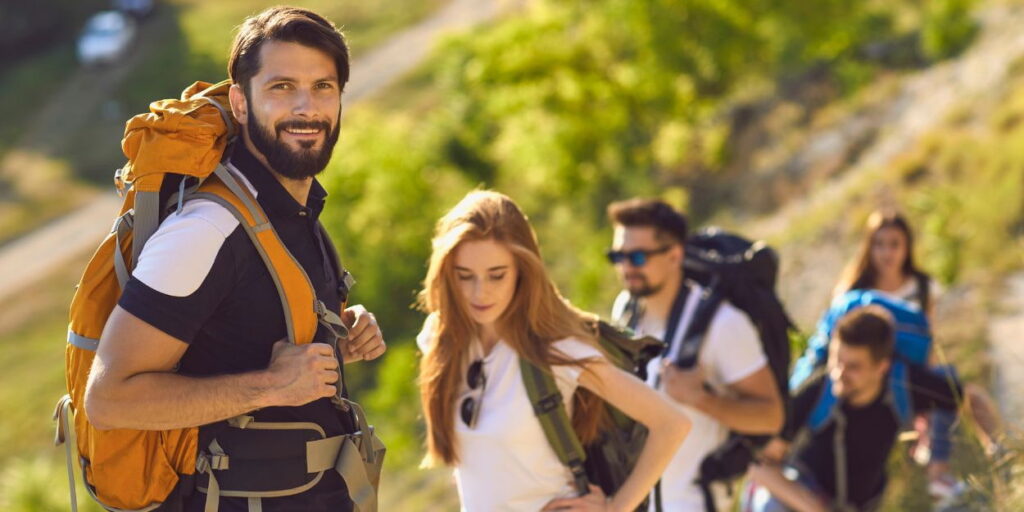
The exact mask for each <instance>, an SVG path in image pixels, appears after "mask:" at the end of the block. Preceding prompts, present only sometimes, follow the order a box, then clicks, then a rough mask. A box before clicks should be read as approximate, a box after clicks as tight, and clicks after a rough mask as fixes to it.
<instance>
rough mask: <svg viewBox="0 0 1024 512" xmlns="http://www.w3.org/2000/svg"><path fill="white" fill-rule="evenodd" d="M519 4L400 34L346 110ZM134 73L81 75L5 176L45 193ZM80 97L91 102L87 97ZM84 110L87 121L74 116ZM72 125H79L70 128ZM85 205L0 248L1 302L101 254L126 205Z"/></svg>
mask: <svg viewBox="0 0 1024 512" xmlns="http://www.w3.org/2000/svg"><path fill="white" fill-rule="evenodd" d="M514 5H515V2H510V1H507V0H506V1H502V0H452V1H451V2H450V3H449V4H448V5H446V6H445V7H443V8H441V9H440V10H439V11H438V12H436V13H435V14H433V15H431V16H430V17H429V18H427V19H425V20H424V21H422V22H420V23H418V24H416V25H414V26H412V27H410V28H408V29H406V30H404V31H402V32H399V33H398V34H397V35H395V36H393V37H392V38H391V39H389V40H388V41H386V42H385V43H383V44H382V45H380V46H379V47H377V48H376V49H374V50H371V51H370V52H368V53H367V54H366V55H365V56H363V57H362V58H357V59H356V60H355V62H353V65H352V79H351V81H350V82H349V85H348V87H347V88H346V93H345V105H346V107H350V106H351V105H352V104H354V103H355V102H357V101H360V100H362V99H364V98H366V97H368V96H370V95H372V94H373V93H375V92H377V91H379V90H381V89H382V88H384V87H386V86H388V85H390V84H391V83H393V82H394V81H396V80H397V79H399V78H400V77H401V76H403V75H404V74H405V73H408V72H409V71H411V70H412V69H413V68H415V67H416V65H418V64H419V63H420V62H422V61H423V59H424V58H425V57H426V56H427V55H428V53H429V52H430V50H431V49H432V47H433V43H434V42H435V41H436V40H437V39H438V38H439V36H442V35H444V34H445V33H448V32H452V31H457V30H464V29H466V28H469V27H472V26H473V25H475V24H478V23H481V22H483V21H486V20H488V19H492V18H493V17H495V16H497V15H498V14H499V13H500V12H501V11H503V10H504V9H508V8H511V7H513V6H514ZM141 53H143V52H136V53H135V54H136V55H138V54H141ZM128 69H130V66H129V65H126V66H124V67H122V68H118V69H116V70H112V71H111V72H110V73H108V74H105V75H102V76H99V75H97V74H95V73H89V72H80V73H78V74H76V76H75V77H74V78H72V79H71V81H70V82H69V84H68V86H67V87H65V88H64V89H63V90H62V92H61V93H59V94H58V95H57V96H56V97H55V98H54V100H53V102H52V103H51V104H50V105H49V106H48V107H47V109H46V110H44V111H43V112H42V113H41V114H40V116H39V117H38V118H37V119H36V121H35V122H34V123H33V124H32V126H31V127H30V128H29V132H28V134H26V136H25V139H26V143H25V145H23V146H20V147H22V148H24V150H22V151H18V150H15V151H12V152H11V153H10V154H9V155H8V157H7V158H5V159H4V161H3V163H2V164H0V177H3V176H26V178H25V180H26V182H25V183H23V187H25V188H26V190H29V191H30V190H31V189H33V188H34V187H38V186H47V183H46V181H45V180H43V179H42V178H41V177H40V176H39V173H29V172H24V170H25V169H34V168H39V167H41V166H42V165H45V162H44V161H42V160H45V159H44V158H43V157H41V156H39V152H40V151H43V150H45V149H46V148H48V147H49V146H48V145H52V144H59V141H60V140H61V139H60V138H59V137H60V136H62V135H61V134H64V135H63V136H64V137H66V136H67V134H71V133H74V131H75V130H78V129H81V128H82V123H84V122H85V120H86V119H87V116H86V115H84V114H85V113H88V112H89V109H91V108H93V107H94V106H95V105H96V102H99V101H103V99H104V98H105V97H104V96H103V93H105V92H108V91H110V90H112V88H113V87H114V86H115V85H116V84H117V83H119V80H121V79H123V78H124V76H125V75H126V74H127V70H128ZM82 91H86V93H85V94H90V95H92V96H83V95H82V94H83V93H82ZM90 102H92V103H90ZM79 110H81V111H82V112H81V113H82V114H83V115H69V114H68V112H69V111H70V112H78V111H79ZM68 118H70V119H77V120H79V121H77V122H65V119H68ZM76 123H77V124H76ZM29 134H31V135H32V136H31V137H30V136H29ZM27 180H32V182H28V181H27ZM86 203H87V204H85V205H84V206H82V207H81V208H79V209H78V210H75V211H73V212H72V213H70V214H68V215H66V216H64V217H63V218H60V219H58V220H56V221H54V222H51V223H50V224H48V225H46V226H44V227H42V228H40V229H38V230H36V231H34V232H32V233H29V234H27V235H25V236H23V237H21V238H19V239H17V240H14V241H12V242H10V243H8V244H6V245H4V246H3V247H2V248H0V302H2V301H4V300H5V299H7V298H9V297H11V296H13V295H14V294H16V293H18V292H19V291H21V290H23V289H25V287H26V286H28V285H30V284H32V283H34V282H37V281H38V280H40V279H41V278H44V277H46V276H47V275H49V274H51V273H52V272H53V271H54V270H56V269H58V268H60V267H61V266H63V265H66V264H68V263H70V262H71V261H74V260H75V259H76V258H79V257H80V256H81V255H82V254H84V253H86V252H87V251H91V250H93V249H94V248H95V247H96V245H97V244H98V242H99V240H101V239H102V238H103V236H105V235H106V233H107V232H108V231H109V229H110V223H111V220H112V219H113V217H114V215H115V214H116V211H117V209H118V207H119V206H120V199H119V198H118V197H117V196H116V195H115V194H113V192H111V193H104V194H100V195H98V196H96V197H95V198H93V199H91V200H89V201H87V202H86Z"/></svg>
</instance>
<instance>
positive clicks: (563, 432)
mask: <svg viewBox="0 0 1024 512" xmlns="http://www.w3.org/2000/svg"><path fill="white" fill-rule="evenodd" d="M519 370H520V373H521V374H522V378H523V384H524V385H525V386H526V394H527V395H529V397H530V404H531V405H532V406H533V413H534V414H535V415H536V416H537V421H539V422H540V427H541V429H542V430H544V437H546V438H547V439H548V443H549V444H550V445H551V448H552V449H554V450H555V455H557V456H558V460H559V461H561V462H562V464H564V465H565V466H566V467H568V468H569V471H570V472H571V473H572V478H573V484H574V485H575V487H576V490H577V492H579V494H580V496H583V495H585V494H587V493H589V492H590V489H589V487H588V485H589V483H590V481H589V480H588V479H587V471H586V469H585V468H584V466H583V462H584V461H585V460H586V457H587V456H586V453H585V452H584V451H583V445H582V444H581V443H580V440H579V438H577V437H576V432H574V431H573V429H572V422H571V421H570V420H569V414H568V412H566V410H565V404H564V403H563V402H562V393H561V392H559V391H558V386H557V385H556V384H555V378H554V376H553V375H551V372H550V371H548V370H545V369H542V368H539V367H537V365H535V364H533V363H531V362H530V361H527V360H526V359H523V358H519Z"/></svg>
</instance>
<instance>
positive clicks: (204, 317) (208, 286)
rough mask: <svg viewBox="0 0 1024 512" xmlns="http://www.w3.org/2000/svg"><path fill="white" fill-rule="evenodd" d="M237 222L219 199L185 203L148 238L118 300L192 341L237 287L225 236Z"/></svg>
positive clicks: (144, 318)
mask: <svg viewBox="0 0 1024 512" xmlns="http://www.w3.org/2000/svg"><path fill="white" fill-rule="evenodd" d="M237 226H238V222H237V220H235V219H234V217H233V216H232V215H231V214H230V213H229V212H228V211H227V210H225V209H224V208H222V207H221V206H219V205H217V204H215V203H212V202H210V201H193V202H190V203H188V204H186V206H185V208H184V209H183V210H182V212H181V214H172V215H170V216H169V217H168V218H167V219H165V220H164V222H162V223H161V224H160V227H159V228H157V230H156V232H155V233H154V234H153V236H151V237H150V239H149V240H148V241H147V242H146V245H145V247H143V249H142V253H141V254H140V255H139V263H138V265H136V266H135V269H134V270H133V271H132V275H131V277H130V278H129V280H128V282H127V283H126V284H125V287H124V291H123V293H122V294H121V298H120V299H119V300H118V305H120V306H121V308H123V309H124V310H126V311H128V312H129V313H131V314H132V315H135V316H136V317H138V318H139V319H141V320H142V321H144V322H146V323H148V324H150V325H152V326H154V327H156V328H157V329H159V330H161V331H163V332H164V333H166V334H168V335H170V336H173V337H174V338H177V339H179V340H181V341H184V342H186V343H191V342H192V340H193V339H194V338H195V336H196V334H198V333H199V331H200V329H201V328H202V327H203V325H204V324H205V323H206V322H207V321H208V320H209V318H210V317H211V316H212V315H213V314H214V313H215V312H216V311H217V308H218V306H219V305H220V304H221V303H222V302H223V300H224V298H225V297H227V296H228V295H229V294H230V293H231V290H232V289H233V288H234V285H235V279H236V266H237V265H236V262H235V261H234V254H233V252H232V251H231V249H230V245H229V244H228V243H227V241H228V237H229V236H230V235H231V233H232V232H233V231H234V229H235V228H236V227H237Z"/></svg>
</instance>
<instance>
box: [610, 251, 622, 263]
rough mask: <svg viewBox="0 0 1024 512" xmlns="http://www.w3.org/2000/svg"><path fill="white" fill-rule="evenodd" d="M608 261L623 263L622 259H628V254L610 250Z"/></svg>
mask: <svg viewBox="0 0 1024 512" xmlns="http://www.w3.org/2000/svg"><path fill="white" fill-rule="evenodd" d="M607 256H608V261H610V262H612V263H613V264H616V265H618V264H619V263H622V260H624V259H626V255H625V254H624V253H623V252H622V251H608V252H607Z"/></svg>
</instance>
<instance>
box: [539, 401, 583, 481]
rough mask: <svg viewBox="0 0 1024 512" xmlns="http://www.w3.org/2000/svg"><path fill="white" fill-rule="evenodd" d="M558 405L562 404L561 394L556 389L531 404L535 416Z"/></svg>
mask: <svg viewBox="0 0 1024 512" xmlns="http://www.w3.org/2000/svg"><path fill="white" fill-rule="evenodd" d="M560 405H562V394H561V393H559V392H557V391H556V392H554V393H552V394H550V395H548V396H545V397H544V398H541V399H540V400H538V401H537V403H535V404H533V412H534V413H535V414H536V415H537V416H540V415H542V414H547V413H549V412H551V411H554V410H555V409H557V408H558V406H560ZM581 464H582V463H581Z"/></svg>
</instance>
